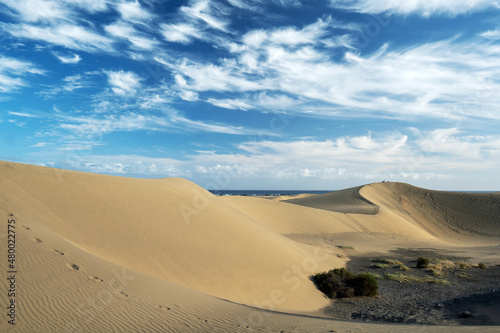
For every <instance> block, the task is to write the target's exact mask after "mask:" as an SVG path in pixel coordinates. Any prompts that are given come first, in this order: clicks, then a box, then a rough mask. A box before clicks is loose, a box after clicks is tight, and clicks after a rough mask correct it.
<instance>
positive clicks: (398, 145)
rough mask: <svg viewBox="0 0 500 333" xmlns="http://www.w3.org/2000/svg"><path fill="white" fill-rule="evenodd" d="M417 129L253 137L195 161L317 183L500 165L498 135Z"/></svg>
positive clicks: (212, 168) (206, 169)
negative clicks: (327, 136)
mask: <svg viewBox="0 0 500 333" xmlns="http://www.w3.org/2000/svg"><path fill="white" fill-rule="evenodd" d="M417 133H418V135H417V136H416V137H410V136H408V135H404V134H402V133H397V132H395V133H385V134H384V133H374V134H368V135H364V136H345V137H338V138H334V139H331V140H324V141H318V140H296V141H285V142H283V141H250V142H244V143H242V144H240V145H238V146H237V148H238V151H237V152H235V153H231V154H218V153H216V152H212V151H206V152H199V154H197V155H191V156H190V160H189V161H190V162H191V164H192V165H196V167H195V171H196V172H197V173H200V174H209V175H212V176H213V175H217V174H225V175H226V176H227V177H230V178H232V179H235V178H241V179H253V180H259V181H262V180H263V179H282V180H295V181H298V182H299V181H301V182H302V184H317V185H316V186H321V184H324V181H325V180H339V179H358V181H359V179H361V180H363V179H365V180H370V181H374V180H375V181H380V180H382V179H390V180H399V181H408V180H432V179H440V180H443V179H448V180H449V179H455V180H456V179H457V177H461V176H463V175H464V174H467V173H469V172H470V171H471V170H474V171H476V172H477V171H480V170H482V172H485V173H490V174H491V175H494V174H495V173H496V170H497V169H498V167H499V166H500V145H499V143H500V137H498V136H496V137H481V136H479V137H477V136H468V135H463V134H462V133H461V132H460V131H458V130H457V129H454V128H449V129H438V130H433V131H426V132H420V131H418V130H417ZM366 161H369V163H366ZM191 164H190V165H191ZM304 181H305V183H304Z"/></svg>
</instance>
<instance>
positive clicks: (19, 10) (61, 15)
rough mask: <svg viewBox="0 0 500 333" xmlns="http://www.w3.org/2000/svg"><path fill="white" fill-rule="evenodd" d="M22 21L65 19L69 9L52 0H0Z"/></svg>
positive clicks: (68, 14)
mask: <svg viewBox="0 0 500 333" xmlns="http://www.w3.org/2000/svg"><path fill="white" fill-rule="evenodd" d="M0 3H3V4H4V5H6V6H8V7H9V8H10V9H11V10H12V11H13V12H14V13H15V14H16V15H18V16H20V18H21V19H22V20H23V21H28V22H36V21H40V20H55V19H67V18H68V17H69V16H70V11H68V10H67V9H66V8H64V7H63V6H61V5H60V3H58V2H57V1H52V0H0Z"/></svg>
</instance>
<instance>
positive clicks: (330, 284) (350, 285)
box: [311, 268, 378, 298]
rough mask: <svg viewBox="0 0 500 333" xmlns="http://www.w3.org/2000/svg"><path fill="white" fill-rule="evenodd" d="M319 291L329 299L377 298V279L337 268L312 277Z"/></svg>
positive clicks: (368, 274)
mask: <svg viewBox="0 0 500 333" xmlns="http://www.w3.org/2000/svg"><path fill="white" fill-rule="evenodd" d="M311 280H312V281H313V282H314V284H316V286H317V287H318V289H319V290H320V291H321V292H323V293H324V294H325V295H326V296H328V297H329V298H346V297H354V296H371V297H373V296H377V295H378V283H377V279H376V278H375V277H374V276H373V275H372V274H370V273H360V274H353V273H351V272H349V271H348V270H347V269H345V268H335V269H332V270H330V271H328V272H323V273H318V274H316V275H313V276H312V277H311Z"/></svg>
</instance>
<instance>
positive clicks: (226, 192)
mask: <svg viewBox="0 0 500 333" xmlns="http://www.w3.org/2000/svg"><path fill="white" fill-rule="evenodd" d="M208 191H209V192H211V193H212V194H215V195H220V196H222V195H247V196H280V195H297V194H304V193H309V194H323V193H329V192H334V191H335V190H331V191H311V190H208ZM451 192H458V193H494V192H495V191H451Z"/></svg>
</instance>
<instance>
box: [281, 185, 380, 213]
mask: <svg viewBox="0 0 500 333" xmlns="http://www.w3.org/2000/svg"><path fill="white" fill-rule="evenodd" d="M361 188H362V186H359V187H354V188H349V189H345V190H340V191H335V192H331V193H325V194H319V195H315V196H308V197H304V198H298V199H291V200H286V201H285V202H289V203H293V204H296V205H301V206H306V207H312V208H318V209H324V210H331V211H333V212H339V213H346V214H372V215H373V214H377V213H378V210H379V207H378V206H376V205H374V204H373V203H371V202H370V201H368V200H367V199H366V198H364V197H363V196H361V195H360V193H359V190H360V189H361Z"/></svg>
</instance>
